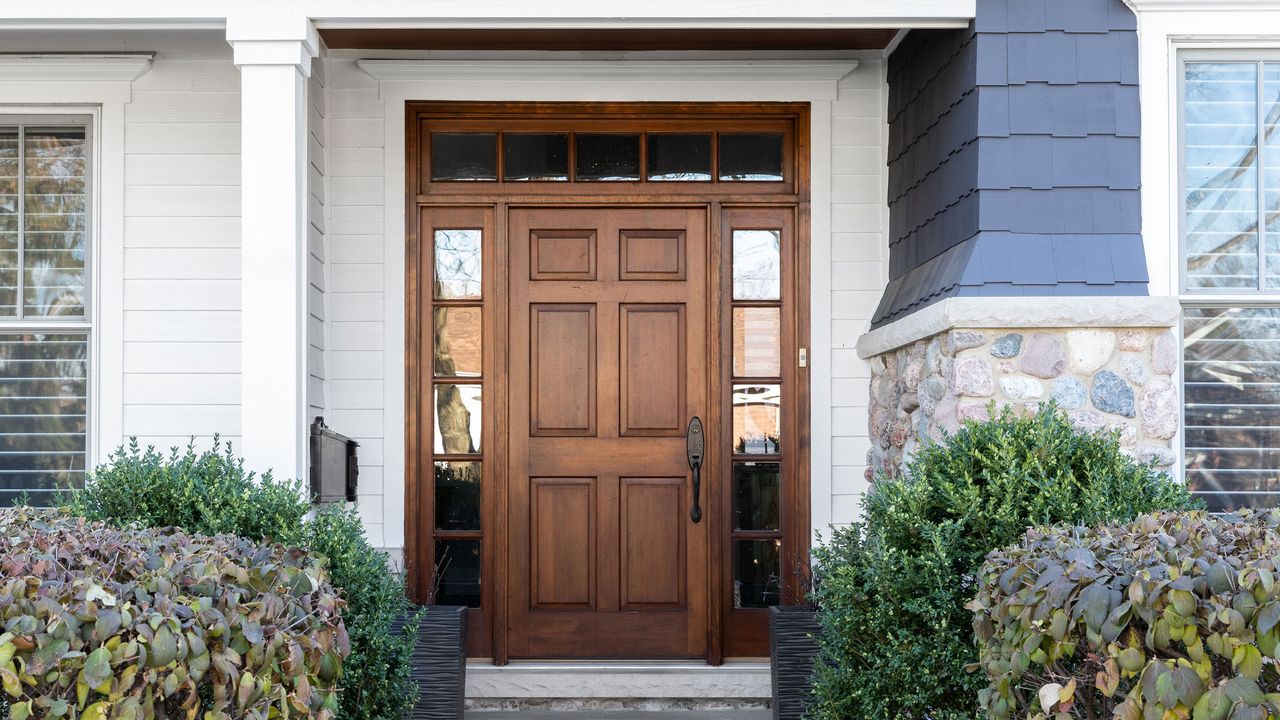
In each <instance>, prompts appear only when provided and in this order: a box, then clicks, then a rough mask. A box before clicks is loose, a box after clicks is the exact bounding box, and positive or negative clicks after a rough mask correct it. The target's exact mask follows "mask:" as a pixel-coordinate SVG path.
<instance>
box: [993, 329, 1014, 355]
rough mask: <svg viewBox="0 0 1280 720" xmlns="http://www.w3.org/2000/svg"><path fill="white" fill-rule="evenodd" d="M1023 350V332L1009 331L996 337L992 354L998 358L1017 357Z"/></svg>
mask: <svg viewBox="0 0 1280 720" xmlns="http://www.w3.org/2000/svg"><path fill="white" fill-rule="evenodd" d="M1020 352H1022V333H1009V334H1008V335H1001V336H1000V337H998V338H996V341H995V342H994V343H992V344H991V354H992V355H993V356H995V357H998V358H1011V357H1017V356H1018V353H1020Z"/></svg>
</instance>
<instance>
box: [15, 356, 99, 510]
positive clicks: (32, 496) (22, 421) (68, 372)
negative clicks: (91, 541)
mask: <svg viewBox="0 0 1280 720" xmlns="http://www.w3.org/2000/svg"><path fill="white" fill-rule="evenodd" d="M88 357H89V342H88V337H87V336H86V335H83V334H71V333H65V334H42V333H16V332H7V333H0V506H4V507H7V506H9V505H11V504H12V503H13V501H14V500H17V499H19V498H21V497H23V496H26V497H27V500H28V502H30V503H31V504H33V505H48V504H50V503H51V502H52V501H53V498H54V496H55V494H56V491H58V490H64V489H67V488H73V487H75V488H78V487H83V486H84V472H85V454H86V433H85V431H86V418H87V411H88V401H87V397H88V362H89V361H88Z"/></svg>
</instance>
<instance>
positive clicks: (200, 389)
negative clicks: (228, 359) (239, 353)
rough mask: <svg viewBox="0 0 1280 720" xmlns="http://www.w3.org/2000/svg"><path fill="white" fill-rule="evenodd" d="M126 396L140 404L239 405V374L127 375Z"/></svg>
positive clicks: (125, 378) (125, 376) (125, 380)
mask: <svg viewBox="0 0 1280 720" xmlns="http://www.w3.org/2000/svg"><path fill="white" fill-rule="evenodd" d="M124 393H125V396H126V397H128V398H129V400H130V402H132V403H134V404H138V405H231V406H235V407H237V408H238V407H239V405H240V376H239V374H216V373H199V374H196V373H125V375H124Z"/></svg>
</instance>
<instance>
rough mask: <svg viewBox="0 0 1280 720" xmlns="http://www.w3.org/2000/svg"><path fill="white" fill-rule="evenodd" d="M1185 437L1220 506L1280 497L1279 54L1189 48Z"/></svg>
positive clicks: (1194, 469)
mask: <svg viewBox="0 0 1280 720" xmlns="http://www.w3.org/2000/svg"><path fill="white" fill-rule="evenodd" d="M1181 68H1182V113H1181V138H1182V148H1181V155H1182V160H1181V162H1182V176H1181V194H1182V198H1181V207H1182V278H1183V279H1182V292H1183V305H1184V309H1183V321H1182V334H1183V398H1184V411H1183V420H1184V422H1183V428H1184V429H1183V433H1184V434H1183V447H1184V452H1185V463H1186V478H1187V483H1188V485H1189V486H1190V488H1191V489H1192V490H1193V491H1195V492H1196V493H1198V494H1199V495H1201V496H1202V497H1203V498H1204V499H1205V500H1206V502H1207V503H1208V504H1209V506H1210V508H1211V509H1213V510H1229V509H1234V508H1238V507H1251V506H1270V505H1277V504H1280V137H1278V136H1277V128H1278V127H1280V56H1276V58H1275V59H1274V60H1270V59H1265V58H1263V57H1260V56H1258V55H1254V56H1233V55H1232V54H1230V53H1220V54H1215V55H1201V54H1198V53H1192V54H1188V55H1185V56H1184V57H1183V58H1182V65H1181Z"/></svg>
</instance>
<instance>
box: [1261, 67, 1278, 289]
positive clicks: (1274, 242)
mask: <svg viewBox="0 0 1280 720" xmlns="http://www.w3.org/2000/svg"><path fill="white" fill-rule="evenodd" d="M1262 83H1263V84H1262V102H1263V106H1262V117H1263V123H1264V125H1263V127H1264V128H1265V130H1266V131H1265V132H1264V133H1263V137H1264V138H1266V145H1265V147H1263V149H1262V168H1263V181H1264V185H1263V188H1264V191H1265V194H1264V197H1265V199H1266V205H1265V208H1266V218H1267V224H1266V249H1267V264H1266V269H1265V270H1264V271H1263V274H1262V276H1263V285H1262V287H1263V288H1264V289H1266V290H1280V137H1277V135H1280V63H1267V64H1266V65H1264V66H1263V75H1262Z"/></svg>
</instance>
